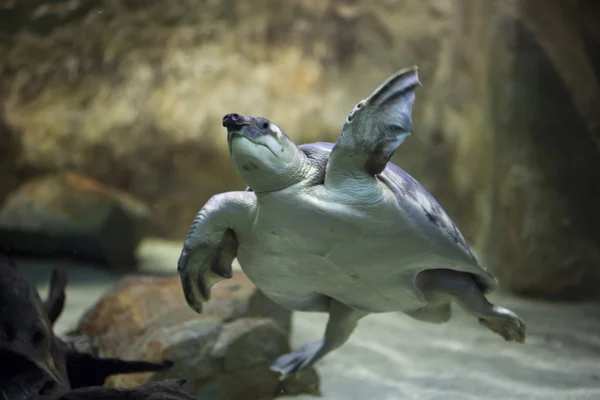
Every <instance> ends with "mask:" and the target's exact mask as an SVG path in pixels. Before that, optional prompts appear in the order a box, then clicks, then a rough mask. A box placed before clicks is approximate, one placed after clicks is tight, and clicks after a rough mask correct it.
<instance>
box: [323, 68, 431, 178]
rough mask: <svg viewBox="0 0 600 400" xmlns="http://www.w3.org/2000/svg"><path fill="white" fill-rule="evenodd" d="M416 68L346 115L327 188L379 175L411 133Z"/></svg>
mask: <svg viewBox="0 0 600 400" xmlns="http://www.w3.org/2000/svg"><path fill="white" fill-rule="evenodd" d="M420 85H421V83H420V82H419V78H418V74H417V67H416V66H415V67H411V68H406V69H403V70H400V71H398V72H396V73H395V74H394V75H392V76H390V77H389V78H388V79H387V80H386V81H385V82H383V83H382V84H381V85H380V86H379V87H378V88H377V89H375V90H374V91H373V93H372V94H371V95H370V96H369V97H367V98H366V99H364V100H362V101H361V102H359V103H358V104H357V105H356V106H355V107H354V109H353V110H352V111H351V112H350V114H348V118H347V119H346V122H345V124H344V127H343V129H342V133H341V135H340V137H339V139H338V141H337V142H336V144H335V146H334V147H333V150H332V152H331V157H330V159H329V163H328V164H327V170H326V175H325V185H326V186H329V187H331V186H336V185H340V184H341V183H343V182H344V181H347V179H348V178H355V179H361V178H362V177H369V176H374V175H377V174H380V173H381V172H383V170H384V169H385V167H386V165H387V163H388V161H389V160H390V157H391V156H392V155H393V154H394V151H395V150H396V149H397V148H398V146H400V144H401V143H402V142H403V141H404V140H405V139H406V138H407V137H408V136H410V135H411V133H412V106H413V103H414V101H415V89H416V88H417V87H418V86H420Z"/></svg>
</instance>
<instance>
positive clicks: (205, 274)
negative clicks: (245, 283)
mask: <svg viewBox="0 0 600 400" xmlns="http://www.w3.org/2000/svg"><path fill="white" fill-rule="evenodd" d="M255 204H256V197H255V195H254V193H252V192H228V193H222V194H219V195H215V196H213V197H212V198H211V199H210V200H209V201H208V202H207V203H206V204H205V205H204V207H202V209H201V210H200V212H198V214H197V215H196V218H195V219H194V222H193V223H192V226H191V228H190V231H189V233H188V235H187V237H186V239H185V242H184V243H183V250H182V251H181V256H180V257H179V261H178V262H177V271H179V275H180V277H181V285H182V287H183V292H184V294H185V299H186V301H187V303H188V305H189V306H190V307H191V308H192V309H194V310H195V311H196V312H198V313H201V312H202V303H203V302H206V301H208V300H209V299H210V288H211V287H212V286H213V285H214V284H216V283H217V282H219V281H221V280H223V279H228V278H231V276H232V270H231V264H232V262H233V260H234V258H235V257H236V256H237V249H238V242H237V236H236V232H237V231H238V230H239V229H243V227H244V226H246V225H247V224H248V223H249V216H250V212H251V210H252V209H253V207H254V205H255Z"/></svg>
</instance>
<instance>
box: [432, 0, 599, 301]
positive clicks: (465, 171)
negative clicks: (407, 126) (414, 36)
mask: <svg viewBox="0 0 600 400" xmlns="http://www.w3.org/2000/svg"><path fill="white" fill-rule="evenodd" d="M457 7H459V10H460V12H458V13H457V15H458V16H459V18H457V20H456V21H457V24H456V27H457V29H456V30H455V31H453V35H452V36H451V37H450V38H449V39H448V41H447V42H446V43H445V45H444V47H445V48H446V49H447V51H445V52H443V54H444V56H443V57H442V59H441V60H440V66H441V67H440V69H439V70H438V73H437V78H438V79H437V81H435V82H433V83H431V85H433V86H435V87H436V91H435V93H436V98H435V99H432V100H431V104H430V110H433V111H432V113H431V115H430V116H429V117H428V118H426V121H427V123H428V124H432V125H433V126H434V127H436V129H439V131H440V132H441V137H442V138H443V140H444V141H451V142H452V144H450V145H449V146H446V148H445V149H444V153H442V154H443V155H444V156H445V157H446V160H447V163H446V165H448V167H449V170H450V171H449V172H448V177H449V179H448V181H447V183H446V185H447V186H446V188H447V189H445V190H441V191H440V192H441V193H442V195H446V196H448V197H447V200H448V202H447V203H448V204H451V205H453V206H455V207H456V208H455V209H454V210H455V211H456V215H457V216H458V218H457V219H458V221H457V222H458V223H459V226H461V228H462V229H463V230H464V231H465V234H466V236H467V237H469V238H470V239H471V242H472V243H473V244H474V245H475V247H476V248H477V249H478V250H479V252H480V253H481V258H482V259H483V260H484V262H485V263H486V264H487V265H488V266H490V267H491V268H492V270H493V271H494V272H495V274H496V275H497V277H498V279H499V280H500V282H501V283H502V286H503V287H504V288H505V289H509V290H511V291H513V292H517V293H521V294H527V295H535V296H544V297H551V298H558V297H560V298H588V297H595V298H598V291H597V290H596V287H597V285H598V282H600V267H599V265H600V248H599V247H598V243H600V228H599V227H600V224H599V223H600V185H599V184H598V182H599V181H598V178H600V157H599V154H598V147H597V143H598V141H597V138H598V136H597V126H598V124H596V123H595V120H596V119H597V118H598V115H600V114H597V113H595V112H594V110H600V103H599V102H598V100H599V99H600V87H599V86H598V81H597V73H598V65H599V64H598V63H597V60H598V57H597V55H598V52H597V48H598V44H599V42H600V35H598V34H597V32H598V30H597V28H596V26H595V25H593V24H591V23H590V21H597V20H598V18H597V17H600V12H599V11H600V8H599V7H598V6H597V5H595V4H594V3H593V2H588V1H566V2H565V1H561V0H552V1H537V0H521V1H490V2H481V1H478V0H463V1H460V2H458V3H457ZM594 15H595V16H596V18H594V17H593V16H594ZM567 44H569V45H567ZM426 129H427V128H426ZM429 129H431V128H429ZM447 149H452V152H450V153H445V151H446V150H447ZM469 210H470V215H471V217H469ZM461 224H462V225H461Z"/></svg>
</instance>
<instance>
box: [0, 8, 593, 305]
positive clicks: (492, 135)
mask: <svg viewBox="0 0 600 400" xmlns="http://www.w3.org/2000/svg"><path fill="white" fill-rule="evenodd" d="M599 15H600V6H599V5H598V4H597V2H594V1H593V0H520V1H519V0H496V1H492V0H490V1H481V0H422V1H416V0H332V1H323V0H287V1H284V0H253V1H251V2H250V1H233V0H171V1H170V2H169V5H168V7H166V6H165V3H164V2H163V1H156V0H120V1H116V0H98V1H93V2H91V1H84V0H62V1H41V0H36V1H33V0H19V1H16V0H4V1H3V2H2V5H1V6H0V105H1V108H0V110H1V113H0V201H2V202H4V204H3V207H5V208H6V207H9V205H8V204H9V203H10V202H9V199H10V198H11V196H13V198H14V195H15V191H18V190H23V189H22V187H21V189H18V188H19V186H20V185H22V184H26V185H27V184H30V182H29V180H31V179H34V178H35V179H37V178H41V177H44V176H46V175H47V174H64V173H76V174H78V175H79V176H82V179H83V178H85V179H90V180H93V181H94V182H96V183H97V184H98V185H102V186H105V187H106V190H107V191H110V192H111V193H116V192H115V191H118V192H119V193H122V195H123V196H124V195H125V194H127V196H131V197H132V200H131V201H134V200H133V198H135V199H137V200H135V201H136V202H141V203H144V204H145V207H147V210H146V212H147V216H148V223H149V228H148V230H147V231H144V232H148V234H149V235H151V236H158V237H163V238H167V239H175V240H179V241H181V240H182V239H183V238H184V236H185V234H186V233H187V229H188V227H189V224H190V222H191V220H192V219H193V217H194V215H195V213H196V212H197V211H198V209H199V208H200V207H201V206H202V205H203V204H204V202H205V201H206V200H207V199H208V198H209V197H210V196H212V195H213V194H215V193H218V192H222V191H228V190H233V189H240V188H243V187H244V185H243V184H242V182H241V181H240V180H239V179H238V178H237V177H236V175H235V173H234V170H233V167H232V164H231V162H230V160H229V156H228V152H227V148H226V146H227V142H226V140H225V132H224V130H223V128H222V127H221V125H220V121H221V118H222V116H223V115H224V114H225V113H228V112H239V113H242V114H251V115H263V116H265V117H267V118H269V119H271V120H273V121H274V122H275V123H277V124H278V125H279V126H281V127H282V128H283V129H284V130H285V131H286V132H287V133H288V134H289V135H290V136H291V137H292V138H293V139H294V140H295V141H296V142H297V143H302V142H311V141H317V140H321V141H335V140H336V138H337V136H338V134H339V131H340V128H341V125H342V123H343V121H344V118H345V116H346V114H347V112H349V111H350V110H351V109H352V107H353V106H354V104H355V103H356V102H357V101H358V100H360V99H361V98H362V97H364V96H366V95H367V94H368V93H369V92H370V91H371V90H372V89H373V87H374V86H375V85H377V84H378V83H379V82H380V81H381V80H382V79H383V78H385V77H386V76H387V75H388V74H390V73H392V72H393V71H395V70H396V69H398V68H401V67H404V66H407V65H412V64H417V65H418V66H419V67H420V77H421V80H422V82H423V84H424V87H423V88H421V89H420V90H419V93H418V98H417V103H416V105H415V110H414V126H415V133H414V136H413V137H412V138H411V139H410V140H409V141H408V142H407V143H406V144H404V145H403V146H402V147H401V148H400V149H399V151H398V152H397V153H396V155H395V157H394V159H393V161H394V162H396V163H398V164H399V165H400V166H401V167H402V168H404V169H405V170H407V171H408V172H409V173H410V174H412V175H413V176H414V177H415V178H417V179H418V180H420V181H421V182H422V183H423V184H424V186H425V187H426V188H428V189H429V190H430V191H431V192H432V193H433V194H434V196H436V197H437V199H438V200H439V201H440V203H441V204H442V206H443V207H444V208H445V209H446V210H447V211H448V213H449V214H450V216H451V217H452V218H453V219H454V220H455V222H456V223H457V225H458V226H459V228H460V229H461V230H462V232H463V234H464V235H465V236H466V238H467V240H468V241H469V242H470V243H471V244H472V245H473V246H474V248H475V250H476V252H478V253H479V257H480V258H481V259H482V261H483V262H484V263H486V264H487V265H489V266H490V268H492V270H493V271H494V273H495V274H496V275H497V276H498V278H499V280H500V281H501V284H502V287H503V288H504V289H507V290H509V291H512V292H514V293H518V294H526V295H530V296H542V297H547V298H580V299H581V298H591V297H596V298H597V297H598V293H600V292H598V290H597V289H596V288H597V286H598V284H599V283H600V248H599V247H598V243H600V184H599V183H598V178H599V177H600V154H599V150H600V134H599V127H600V125H599V124H598V122H599V119H600V112H599V111H600V107H599V104H600V100H599V99H600V94H599V93H600V91H599V90H600V88H599V85H598V76H597V72H598V69H599V65H600V64H599V63H600V53H599V51H598V49H599V48H600V47H599V46H598V45H599V44H600V43H599V42H600V28H597V26H599V25H598V24H596V22H597V21H598V16H599ZM55 181H56V182H58V180H55ZM55 190H59V189H58V188H55ZM119 196H121V195H119ZM136 204H137V203H136ZM142 206H143V205H142V204H140V205H139V207H137V208H136V209H138V210H139V209H141V208H140V207H142ZM8 214H11V213H8ZM25 214H27V213H25ZM142 214H143V213H142ZM142 214H139V215H142ZM136 215H138V214H136ZM139 215H138V217H139ZM138 217H131V218H130V220H131V224H140V223H141V222H140V220H139V218H138ZM140 218H141V217H140ZM96 223H97V221H96ZM98 226H99V225H98ZM102 226H105V225H102ZM138 228H139V226H138V225H136V228H131V229H130V231H131V232H141V231H140V229H141V228H139V229H138ZM105 231H106V232H114V230H111V229H106V230H105ZM136 234H137V233H136ZM4 235H6V233H4ZM4 237H5V238H6V237H7V236H4ZM2 240H4V239H2ZM100 241H101V240H100ZM138 242H139V240H138V239H137V238H136V239H135V240H132V241H130V243H129V247H132V248H133V247H135V246H136V245H137V243H138ZM105 243H106V242H105ZM130 252H133V249H131V250H130ZM173 268H174V266H173Z"/></svg>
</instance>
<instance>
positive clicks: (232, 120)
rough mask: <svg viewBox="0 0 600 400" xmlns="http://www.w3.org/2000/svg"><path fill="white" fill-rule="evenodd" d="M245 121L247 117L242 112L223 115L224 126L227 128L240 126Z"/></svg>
mask: <svg viewBox="0 0 600 400" xmlns="http://www.w3.org/2000/svg"><path fill="white" fill-rule="evenodd" d="M245 123H246V118H245V117H244V116H243V115H240V114H236V113H231V114H227V115H225V116H224V117H223V126H224V127H226V128H229V127H238V126H240V125H244V124H245Z"/></svg>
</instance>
